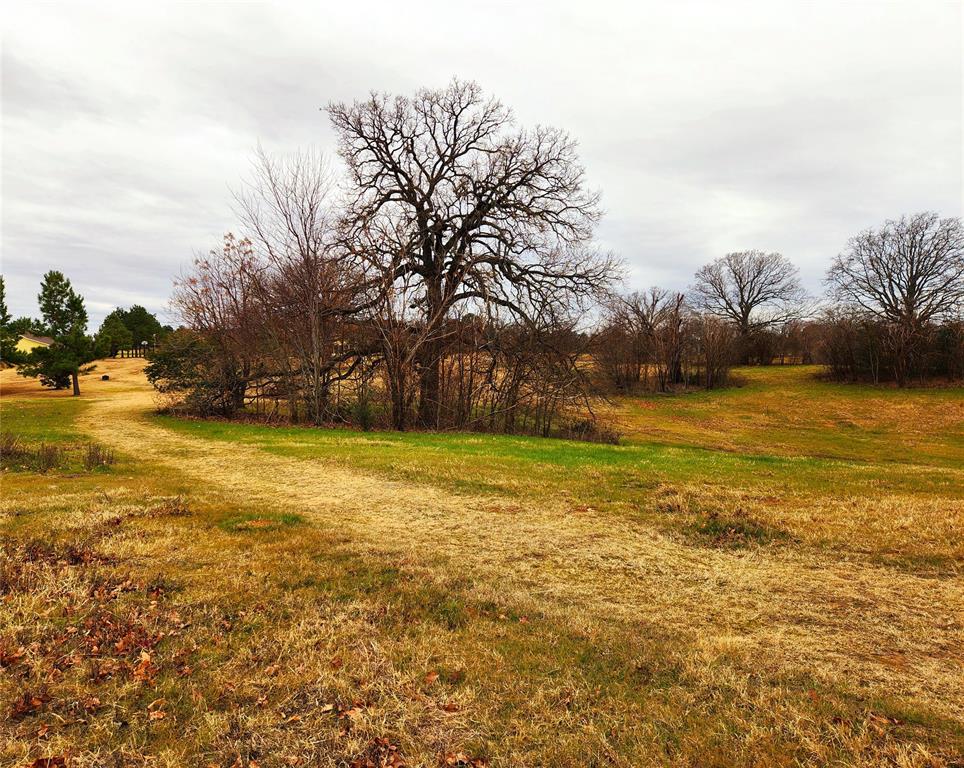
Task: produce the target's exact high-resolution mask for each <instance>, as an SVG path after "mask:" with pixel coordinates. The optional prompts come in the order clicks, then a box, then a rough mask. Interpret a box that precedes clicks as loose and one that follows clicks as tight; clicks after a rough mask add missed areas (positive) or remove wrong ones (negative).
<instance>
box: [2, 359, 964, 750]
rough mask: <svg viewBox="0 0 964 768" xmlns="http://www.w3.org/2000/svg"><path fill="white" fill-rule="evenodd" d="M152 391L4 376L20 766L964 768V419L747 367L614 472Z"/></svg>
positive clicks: (921, 403)
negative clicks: (214, 408) (219, 416)
mask: <svg viewBox="0 0 964 768" xmlns="http://www.w3.org/2000/svg"><path fill="white" fill-rule="evenodd" d="M141 362H142V361H137V360H119V361H106V362H101V363H99V364H98V369H97V371H96V372H95V374H93V375H91V376H88V377H86V378H85V379H83V381H82V389H83V392H84V395H83V397H81V398H79V399H78V398H71V397H69V396H68V395H67V394H66V393H50V392H47V391H44V390H42V389H41V388H40V387H39V386H38V385H37V384H36V382H32V381H26V380H24V379H18V378H17V377H16V376H15V375H14V374H13V373H12V372H11V371H4V372H2V374H0V385H2V398H0V418H2V429H3V433H4V435H5V436H7V435H15V436H16V437H17V439H16V441H13V439H12V438H6V439H5V441H4V446H5V448H7V449H8V450H7V455H6V456H5V457H4V470H3V475H2V483H3V487H2V503H0V531H2V533H0V536H2V539H0V765H4V766H6V765H11V766H63V765H69V766H126V765H130V766H142V765H143V766H224V767H225V768H227V767H234V766H236V767H238V768H242V767H246V766H262V768H270V767H273V766H353V767H356V766H357V767H359V768H361V767H365V766H395V768H398V767H399V766H403V765H404V766H463V767H464V768H467V767H468V766H475V767H476V768H477V767H478V766H573V767H576V766H651V765H652V766H657V765H659V766H692V767H693V768H696V767H697V766H699V767H700V768H704V767H706V766H734V765H738V766H800V765H833V766H880V765H891V766H900V767H901V768H910V767H911V766H921V767H923V766H934V767H937V766H961V765H964V579H962V572H961V566H962V563H964V392H962V390H960V389H936V388H935V389H927V390H916V391H897V390H893V389H886V388H873V387H863V386H852V387H848V386H841V385H835V384H829V383H826V382H821V381H819V380H817V379H815V378H814V374H815V370H814V369H809V368H799V367H788V368H772V369H747V370H742V371H740V375H741V376H742V377H743V379H744V384H743V386H741V387H739V388H734V389H730V390H725V391H719V392H709V393H699V394H692V395H682V396H677V397H656V396H653V397H646V398H634V399H626V400H624V401H620V402H618V403H614V404H613V408H612V413H611V414H610V416H611V418H613V419H615V420H616V421H618V422H619V424H620V425H621V429H622V431H623V434H624V435H625V439H624V440H623V443H622V444H621V445H618V446H611V445H596V444H586V443H571V442H564V441H553V440H541V439H537V438H515V437H499V436H483V435H463V434H417V433H412V434H388V433H360V432H351V431H346V430H315V429H301V428H280V427H279V428H273V427H264V426H257V425H252V424H238V423H223V422H216V421H190V420H177V419H174V418H171V417H164V416H158V415H156V414H155V413H154V407H155V403H154V398H153V393H152V391H151V390H150V388H149V386H148V385H147V383H146V381H145V380H144V378H143V375H142V373H141V370H140V365H141ZM105 372H106V373H109V374H110V380H109V381H106V382H104V381H101V380H100V374H102V373H105ZM41 444H43V446H44V451H46V453H44V451H41V450H40V446H41ZM51 452H52V453H51ZM51 455H52V456H53V459H50V460H48V461H47V464H48V465H50V466H47V465H45V464H43V461H42V458H41V457H42V456H48V458H49V456H51ZM91 457H93V458H91ZM41 470H44V471H41Z"/></svg>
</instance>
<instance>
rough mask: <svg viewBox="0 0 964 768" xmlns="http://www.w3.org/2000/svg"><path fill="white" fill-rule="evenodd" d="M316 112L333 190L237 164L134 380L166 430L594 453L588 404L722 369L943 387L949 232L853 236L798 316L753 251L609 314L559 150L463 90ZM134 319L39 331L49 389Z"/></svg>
mask: <svg viewBox="0 0 964 768" xmlns="http://www.w3.org/2000/svg"><path fill="white" fill-rule="evenodd" d="M327 112H328V116H329V119H330V121H331V124H332V126H333V128H334V130H335V133H336V135H337V138H338V147H339V149H338V153H339V157H340V159H341V165H342V167H341V169H340V172H337V173H336V171H335V170H334V169H333V168H332V167H331V165H330V164H329V163H328V162H327V160H326V159H325V158H324V157H323V156H321V155H318V154H314V153H311V152H302V153H297V154H294V155H291V156H282V157H278V156H271V155H268V154H267V153H265V152H262V151H259V152H258V154H257V156H256V158H255V162H254V164H253V171H252V174H251V176H250V177H249V178H248V179H247V180H246V181H245V182H244V183H243V185H242V187H241V188H240V189H239V190H238V192H237V193H236V203H237V205H236V212H237V214H238V219H239V224H238V228H239V232H240V234H239V235H237V236H236V235H233V234H228V235H226V236H225V238H224V241H223V243H222V244H221V246H220V247H219V248H217V249H214V250H212V251H211V252H209V253H206V254H201V255H199V256H197V257H196V258H195V261H194V263H193V265H192V266H191V268H190V269H188V270H187V271H186V272H185V273H184V274H183V275H182V276H181V277H180V278H179V279H178V280H177V281H176V282H175V287H174V292H173V296H172V307H173V309H174V310H175V311H176V313H177V314H178V316H179V320H180V322H181V324H182V326H181V328H180V329H179V330H178V331H176V332H174V333H170V334H159V335H158V338H159V337H160V336H163V342H162V343H161V344H160V345H159V347H158V349H157V350H156V352H155V353H154V354H153V356H152V360H151V362H150V364H149V366H148V368H147V373H148V376H149V378H150V380H151V381H152V382H153V383H154V385H155V386H156V387H157V388H158V389H159V390H161V391H162V392H165V393H168V394H169V395H170V396H171V400H172V404H173V405H175V406H176V407H179V408H183V409H186V410H189V411H192V412H195V413H198V414H202V415H222V416H233V415H236V414H239V413H241V412H254V413H256V414H259V415H260V416H262V417H265V418H274V419H281V420H287V421H292V422H308V423H313V424H323V423H348V424H353V425H357V426H361V427H363V428H369V427H374V426H382V427H390V428H394V429H399V430H404V429H409V428H413V427H417V428H425V429H470V430H485V431H499V432H525V433H535V434H543V435H549V434H558V435H569V436H580V437H590V438H599V437H606V435H604V434H601V431H600V429H599V428H598V426H597V424H596V423H595V418H594V416H593V413H594V411H595V406H596V404H597V403H598V402H599V398H600V397H605V396H606V395H607V394H609V393H611V392H614V391H622V392H626V391H634V390H638V389H652V390H657V391H671V390H677V389H680V388H688V387H700V388H712V387H718V386H723V385H725V384H727V382H728V381H729V375H730V369H731V367H732V366H733V365H735V364H753V363H755V364H770V363H773V362H819V363H823V364H825V365H826V366H827V370H828V372H829V373H830V374H831V375H832V376H834V377H836V378H840V379H854V380H861V379H867V380H872V381H886V380H895V381H897V382H898V383H900V384H902V385H903V384H909V383H913V382H915V381H920V380H923V379H926V378H928V377H933V376H937V377H947V378H954V377H961V376H962V375H964V372H962V370H961V368H962V358H964V355H962V354H961V351H962V348H961V345H962V331H961V312H962V302H964V237H962V228H961V222H960V220H959V219H953V218H950V219H942V218H940V217H938V216H937V215H936V214H933V213H923V214H918V215H915V216H910V217H904V218H901V219H899V220H897V221H888V222H886V223H885V224H884V225H883V226H881V227H880V228H877V229H874V230H869V231H867V232H864V233H861V234H860V235H858V236H856V237H854V238H853V239H852V240H851V241H850V242H849V243H848V244H847V247H846V248H845V250H844V252H843V253H841V254H840V255H839V256H838V257H837V258H836V259H835V260H834V262H833V264H832V266H831V268H830V270H829V272H828V275H827V284H828V297H827V300H825V301H823V302H820V303H818V302H817V300H816V299H814V298H813V297H810V296H808V295H807V293H806V292H805V291H804V289H803V287H802V285H801V281H800V278H799V273H798V271H797V269H796V267H795V266H794V265H793V264H792V263H791V262H790V260H788V259H787V258H786V257H784V256H783V255H781V254H779V253H775V252H764V251H754V250H751V251H740V252H733V253H729V254H726V255H724V256H722V257H720V258H719V259H717V260H715V261H713V262H711V263H709V264H707V265H705V266H703V267H702V268H700V269H699V270H698V271H697V272H696V274H695V275H694V277H693V281H692V285H691V286H690V288H689V289H688V290H687V291H686V292H676V291H669V290H664V289H660V288H652V289H650V290H648V291H645V292H636V293H626V292H624V291H622V289H621V284H622V282H621V272H622V266H621V262H620V261H619V260H618V259H617V258H616V257H614V256H613V255H612V254H608V253H605V252H602V251H600V250H599V249H598V248H597V247H596V246H595V240H594V235H595V230H596V226H597V224H598V222H599V220H600V218H601V208H600V204H599V195H598V193H596V192H595V191H593V190H591V189H590V188H589V187H588V186H587V183H586V179H585V171H584V168H583V166H582V165H581V163H580V161H579V158H578V153H577V150H576V145H575V142H574V141H573V140H572V139H571V138H570V137H569V136H568V135H567V134H566V133H565V132H563V131H561V130H558V129H556V128H551V127H545V126H539V127H536V128H532V129H526V128H521V127H519V126H517V124H516V122H515V119H514V117H513V115H512V112H511V111H510V110H509V109H508V108H507V107H505V106H504V105H503V104H502V103H501V102H499V101H498V100H496V99H493V98H489V97H487V96H485V95H484V94H483V93H482V91H481V89H480V88H479V87H478V86H477V85H476V84H474V83H471V82H469V83H466V82H459V81H453V82H452V83H451V84H450V85H449V86H447V87H445V88H442V89H436V90H431V89H422V90H420V91H418V92H417V93H416V94H415V95H414V96H410V97H409V96H397V97H391V96H387V95H378V94H374V95H372V96H370V97H369V98H367V99H364V100H360V101H355V102H353V103H350V104H343V103H337V104H331V105H329V106H328V108H327ZM57 274H59V273H57ZM60 277H61V278H62V277H63V276H60ZM46 279H47V278H45V280H46ZM67 286H68V288H69V282H68V283H67ZM71 290H72V289H71ZM43 293H44V291H43V290H42V294H43ZM61 293H63V296H62V297H61V301H62V302H66V305H67V306H72V302H74V299H73V298H71V294H70V291H67V292H63V291H61ZM81 305H82V301H81ZM81 308H82V307H81ZM135 310H138V311H137V312H135ZM143 314H149V313H146V311H145V310H143V308H138V307H135V308H132V309H131V310H117V311H115V312H114V313H112V314H111V315H110V316H108V318H107V319H105V321H104V324H103V325H102V326H101V330H100V331H99V333H98V334H97V335H96V336H94V337H87V336H86V313H85V312H84V313H81V312H79V311H77V312H75V313H74V315H75V320H74V321H72V324H71V323H68V324H67V325H64V324H63V323H60V324H59V325H57V327H56V328H54V327H53V325H52V324H51V322H48V320H51V319H53V318H54V315H53V314H52V315H51V316H50V318H47V315H46V313H45V322H47V327H49V328H50V329H51V332H53V331H54V330H55V331H56V335H57V337H58V345H57V346H58V347H59V348H60V350H61V352H63V350H64V349H67V348H71V349H74V350H75V351H76V353H75V354H73V356H72V357H71V359H70V361H68V362H69V363H70V365H67V364H66V363H64V364H60V363H58V364H57V365H52V367H53V368H54V369H58V370H60V371H61V372H60V373H59V374H58V376H59V379H57V381H59V382H61V383H62V381H63V376H64V374H63V370H66V369H67V368H70V369H71V374H70V375H71V376H72V377H73V378H74V379H76V372H77V371H78V370H80V369H81V367H82V366H83V365H84V364H86V363H87V362H89V360H85V359H83V358H85V357H86V356H87V354H88V352H87V351H83V350H84V349H87V348H85V347H84V344H86V343H87V342H85V341H83V339H88V338H89V343H90V345H95V344H99V345H100V347H99V349H97V350H94V351H99V352H100V353H104V354H109V353H110V352H111V351H116V349H117V347H119V346H125V345H127V344H137V343H140V342H141V341H144V340H145V339H148V338H150V340H151V341H153V340H154V334H158V331H157V330H156V329H154V330H152V329H151V328H146V330H145V329H142V328H141V324H140V323H139V319H138V318H140V319H143V317H142V315H143ZM81 315H82V321H81ZM58 322H59V321H58ZM154 323H156V319H155V320H154ZM158 325H159V324H158ZM77 329H79V330H77ZM71 334H75V335H76V339H74V340H73V341H72V340H71V339H72V336H71ZM148 334H150V335H148ZM91 349H92V347H91ZM90 353H91V354H93V352H90ZM48 354H49V356H50V357H51V358H53V357H54V356H55V354H59V353H48ZM58 365H59V368H58ZM71 366H72V367H71ZM28 370H35V371H36V370H37V369H36V368H34V369H29V368H25V371H28ZM55 378H56V377H55Z"/></svg>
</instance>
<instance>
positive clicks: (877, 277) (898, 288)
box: [827, 212, 964, 327]
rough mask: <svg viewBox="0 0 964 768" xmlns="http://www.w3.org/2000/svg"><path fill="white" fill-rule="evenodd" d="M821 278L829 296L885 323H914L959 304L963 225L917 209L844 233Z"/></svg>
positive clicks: (963, 294)
mask: <svg viewBox="0 0 964 768" xmlns="http://www.w3.org/2000/svg"><path fill="white" fill-rule="evenodd" d="M827 282H828V283H829V284H830V287H831V289H832V291H833V294H834V296H835V298H837V299H838V300H839V301H843V302H845V303H847V304H851V305H855V306H857V307H859V308H861V309H862V310H864V311H866V312H869V313H870V314H872V315H874V316H875V317H877V318H879V319H881V320H884V321H886V322H889V323H894V324H897V325H902V326H909V327H917V326H920V325H922V324H924V323H928V322H930V321H932V320H940V319H942V318H947V317H951V316H953V315H955V314H959V313H960V312H961V310H962V308H964V227H962V225H961V220H960V219H954V218H947V219H942V218H940V217H939V216H938V215H937V214H936V213H930V212H928V213H918V214H916V215H914V216H910V217H907V216H904V217H902V218H900V219H899V220H897V221H893V220H891V221H887V222H886V223H885V224H884V225H883V226H882V227H881V228H880V229H868V230H866V231H865V232H861V233H860V234H859V235H857V236H856V237H853V238H851V239H850V242H849V243H848V245H847V250H845V251H844V252H843V253H842V254H840V255H839V256H837V258H836V259H834V262H833V265H832V266H831V267H830V270H829V272H828V273H827Z"/></svg>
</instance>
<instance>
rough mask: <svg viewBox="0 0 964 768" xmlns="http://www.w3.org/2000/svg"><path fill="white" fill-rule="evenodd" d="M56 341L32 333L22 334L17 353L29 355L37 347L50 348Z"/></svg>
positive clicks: (18, 340)
mask: <svg viewBox="0 0 964 768" xmlns="http://www.w3.org/2000/svg"><path fill="white" fill-rule="evenodd" d="M53 343H54V340H53V339H51V338H50V337H49V336H34V335H33V334H32V333H21V334H20V338H19V339H17V351H18V352H25V353H29V352H30V350H32V349H36V348H37V347H49V346H50V345H51V344H53Z"/></svg>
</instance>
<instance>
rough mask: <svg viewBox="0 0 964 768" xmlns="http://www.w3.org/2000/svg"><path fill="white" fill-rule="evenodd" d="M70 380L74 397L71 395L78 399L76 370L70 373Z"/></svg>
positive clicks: (78, 377) (78, 388)
mask: <svg viewBox="0 0 964 768" xmlns="http://www.w3.org/2000/svg"><path fill="white" fill-rule="evenodd" d="M70 378H71V380H72V382H73V385H74V395H73V396H74V397H79V396H80V376H79V375H78V371H77V369H76V368H75V369H74V370H73V371H72V372H71V374H70Z"/></svg>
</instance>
